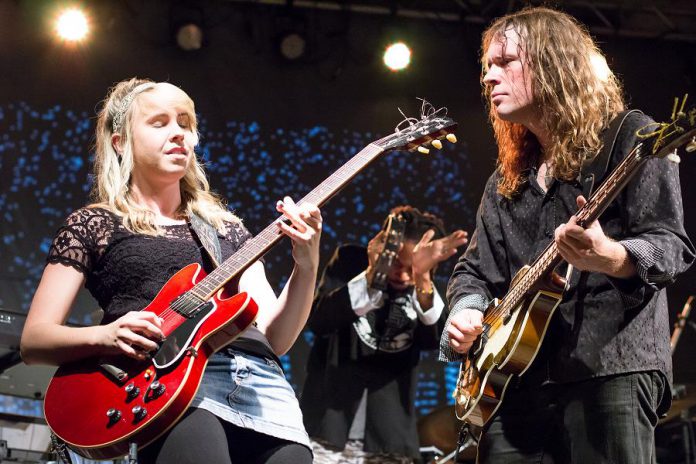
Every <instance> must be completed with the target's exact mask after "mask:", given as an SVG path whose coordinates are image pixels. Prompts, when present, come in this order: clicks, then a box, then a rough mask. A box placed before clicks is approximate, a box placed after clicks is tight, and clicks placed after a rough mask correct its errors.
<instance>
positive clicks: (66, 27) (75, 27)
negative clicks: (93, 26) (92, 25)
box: [56, 8, 89, 42]
mask: <svg viewBox="0 0 696 464" xmlns="http://www.w3.org/2000/svg"><path fill="white" fill-rule="evenodd" d="M88 32H89V21H88V20H87V15H86V14H85V13H84V12H83V11H82V10H79V9H77V8H70V9H68V10H65V11H63V12H62V13H60V14H59V15H58V19H57V20H56V33H57V34H58V37H60V38H61V39H63V40H65V41H67V42H79V41H81V40H83V39H84V38H85V37H87V33H88Z"/></svg>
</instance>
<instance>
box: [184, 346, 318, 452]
mask: <svg viewBox="0 0 696 464" xmlns="http://www.w3.org/2000/svg"><path fill="white" fill-rule="evenodd" d="M191 406H192V407H196V408H201V409H205V410H207V411H210V412H211V413H213V414H215V415H216V416H217V417H219V418H220V419H223V420H225V421H227V422H230V423H232V424H234V425H236V426H238V427H243V428H246V429H251V430H254V431H256V432H260V433H263V434H266V435H270V436H273V437H276V438H280V439H283V440H288V441H292V442H295V443H300V444H302V445H305V446H307V447H308V448H310V449H311V445H310V443H309V437H308V436H307V432H306V431H305V428H304V424H303V423H302V412H301V411H300V405H299V403H298V401H297V397H296V396H295V391H294V390H293V389H292V387H291V386H290V384H289V383H288V381H287V380H285V375H284V374H283V370H282V368H281V367H280V366H279V365H278V363H277V362H276V361H275V360H273V359H271V358H265V357H260V356H256V355H252V354H247V353H245V352H242V351H238V350H235V349H233V348H227V349H224V350H223V351H222V352H220V353H216V354H214V355H213V356H212V357H211V358H210V360H209V361H208V366H207V367H206V370H205V374H204V375H203V380H202V381H201V386H200V387H199V389H198V392H197V393H196V397H195V398H194V400H193V403H191Z"/></svg>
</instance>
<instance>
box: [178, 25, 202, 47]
mask: <svg viewBox="0 0 696 464" xmlns="http://www.w3.org/2000/svg"><path fill="white" fill-rule="evenodd" d="M176 44H177V45H178V46H179V48H181V49H182V50H185V51H193V50H200V48H201V47H202V46H203V29H201V27H200V26H199V25H198V24H196V23H186V24H182V25H181V26H179V27H178V29H177V30H176Z"/></svg>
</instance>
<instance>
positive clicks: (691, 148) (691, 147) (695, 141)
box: [433, 136, 696, 153]
mask: <svg viewBox="0 0 696 464" xmlns="http://www.w3.org/2000/svg"><path fill="white" fill-rule="evenodd" d="M433 145H435V143H434V142H433ZM685 150H686V151H687V153H693V152H695V151H696V136H694V137H691V142H689V143H687V144H686V148H685Z"/></svg>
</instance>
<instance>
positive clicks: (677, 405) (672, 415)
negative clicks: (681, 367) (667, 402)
mask: <svg viewBox="0 0 696 464" xmlns="http://www.w3.org/2000/svg"><path fill="white" fill-rule="evenodd" d="M684 387H685V393H684V394H682V395H681V396H679V397H678V398H674V399H673V400H672V406H671V407H670V408H669V411H667V415H666V416H665V417H663V418H662V419H660V420H659V422H658V424H664V423H665V422H669V421H671V420H673V419H676V418H677V417H679V416H680V415H681V413H682V411H686V410H688V409H690V408H693V407H694V406H696V384H687V385H684Z"/></svg>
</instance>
